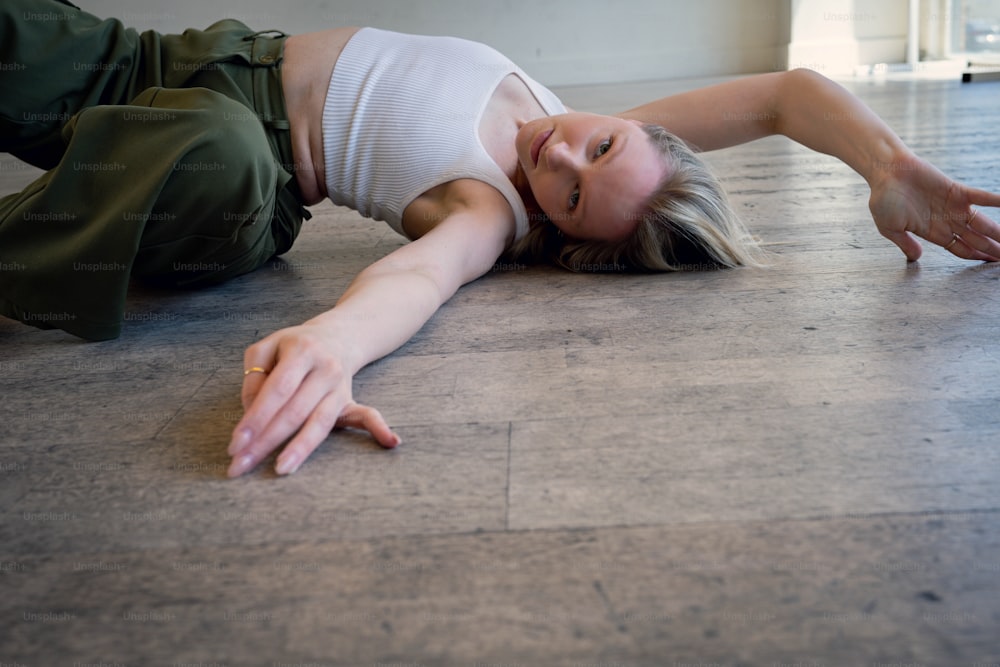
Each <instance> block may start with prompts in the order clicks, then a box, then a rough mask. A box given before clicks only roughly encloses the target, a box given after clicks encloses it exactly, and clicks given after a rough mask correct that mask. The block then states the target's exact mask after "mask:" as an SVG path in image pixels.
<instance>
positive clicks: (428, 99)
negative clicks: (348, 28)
mask: <svg viewBox="0 0 1000 667" xmlns="http://www.w3.org/2000/svg"><path fill="white" fill-rule="evenodd" d="M509 74H515V75H517V76H518V77H519V78H520V79H521V80H522V81H524V83H525V85H526V86H527V87H528V89H529V90H530V91H531V93H532V95H534V96H535V98H536V99H537V100H538V103H539V104H540V105H541V107H542V108H543V109H544V110H545V112H546V113H547V114H549V115H553V114H560V113H565V112H566V108H565V106H563V104H562V102H560V101H559V98H557V97H556V96H555V95H554V94H553V93H552V92H551V91H550V90H548V89H547V88H545V87H544V86H542V85H540V84H538V83H537V82H535V81H534V80H532V79H531V78H530V77H528V76H527V75H526V74H525V73H524V72H523V71H522V70H521V69H520V68H519V67H518V66H517V65H515V64H514V63H513V62H511V61H510V60H509V59H507V58H506V57H504V56H503V55H502V54H500V53H498V52H497V51H495V50H494V49H492V48H490V47H488V46H486V45H484V44H479V43H476V42H470V41H468V40H464V39H458V38H454V37H423V36H415V35H405V34H401V33H396V32H389V31H385V30H378V29H375V28H363V29H361V30H359V31H358V32H357V33H355V35H354V36H353V37H352V38H351V39H350V41H348V43H347V45H346V46H345V47H344V50H343V51H342V52H341V54H340V57H339V59H338V60H337V64H336V66H335V67H334V70H333V76H332V77H331V78H330V87H329V90H328V91H327V97H326V105H325V107H324V109H323V147H324V152H325V163H326V187H327V190H328V191H329V196H330V199H331V200H332V201H333V203H335V204H338V205H342V206H349V207H351V208H353V209H355V210H356V211H358V212H359V213H361V214H362V215H364V216H366V217H370V218H374V219H376V220H384V221H385V222H388V223H389V225H390V226H391V227H392V228H393V229H394V230H396V231H397V232H399V233H400V234H403V235H404V236H405V233H404V232H403V211H404V210H405V209H406V207H407V206H408V205H409V204H410V203H411V202H412V201H413V200H414V199H416V198H417V197H418V196H420V195H421V194H423V193H424V192H427V191H428V190H430V189H432V188H434V187H435V186H437V185H440V184H442V183H446V182H448V181H453V180H457V179H461V178H471V179H475V180H480V181H483V182H485V183H488V184H490V185H492V186H493V187H495V188H496V189H497V190H499V191H500V192H501V193H502V194H503V195H504V197H506V199H507V201H508V202H510V205H511V208H512V209H513V210H514V215H515V218H516V221H517V231H516V233H515V239H519V238H521V237H522V236H523V235H524V234H525V233H526V232H527V231H528V215H527V211H526V210H525V207H524V203H523V201H522V200H521V197H520V195H519V194H518V192H517V189H516V188H515V187H514V185H513V183H511V181H510V179H509V178H508V177H507V175H506V174H505V173H504V172H503V170H502V169H501V168H500V167H499V166H498V165H497V164H496V162H494V161H493V159H492V158H491V157H490V155H489V153H487V151H486V149H485V148H484V147H483V145H482V142H481V141H480V138H479V125H480V121H481V119H482V115H483V111H484V110H485V108H486V105H487V103H488V102H489V100H490V98H491V97H492V95H493V93H494V91H495V90H496V88H497V86H498V85H500V82H501V81H502V80H503V79H504V77H506V76H507V75H509Z"/></svg>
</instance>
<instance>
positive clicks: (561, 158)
mask: <svg viewBox="0 0 1000 667" xmlns="http://www.w3.org/2000/svg"><path fill="white" fill-rule="evenodd" d="M576 162H577V156H576V155H574V154H573V151H572V149H570V147H569V144H567V143H566V142H565V141H560V142H559V143H557V144H555V145H553V146H549V147H548V149H547V150H546V151H545V163H546V164H547V165H548V167H549V169H552V170H553V171H558V170H559V169H561V168H569V169H575V168H576V167H577V166H578V165H577V164H576Z"/></svg>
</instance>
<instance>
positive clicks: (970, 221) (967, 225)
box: [965, 206, 979, 229]
mask: <svg viewBox="0 0 1000 667" xmlns="http://www.w3.org/2000/svg"><path fill="white" fill-rule="evenodd" d="M970 208H971V209H972V213H970V214H969V221H968V222H967V223H965V226H966V227H967V228H969V229H972V227H971V225H972V221H973V220H975V219H976V216H977V215H979V209H977V208H976V207H975V206H971V207H970Z"/></svg>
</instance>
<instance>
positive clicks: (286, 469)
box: [274, 454, 299, 475]
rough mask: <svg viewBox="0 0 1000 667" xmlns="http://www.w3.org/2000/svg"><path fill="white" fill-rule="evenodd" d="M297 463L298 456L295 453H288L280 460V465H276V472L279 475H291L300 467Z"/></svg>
mask: <svg viewBox="0 0 1000 667" xmlns="http://www.w3.org/2000/svg"><path fill="white" fill-rule="evenodd" d="M297 464H298V457H296V456H295V455H294V454H286V455H285V456H284V457H282V459H281V460H280V461H278V465H276V466H274V472H276V473H278V474H279V475H290V474H292V473H293V472H295V471H296V470H298V469H299V467H298V465H297Z"/></svg>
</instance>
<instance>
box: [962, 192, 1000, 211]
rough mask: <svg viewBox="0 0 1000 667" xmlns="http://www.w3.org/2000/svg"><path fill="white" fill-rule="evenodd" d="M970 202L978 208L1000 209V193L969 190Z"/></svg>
mask: <svg viewBox="0 0 1000 667" xmlns="http://www.w3.org/2000/svg"><path fill="white" fill-rule="evenodd" d="M966 192H967V194H968V197H969V202H970V203H972V204H975V205H976V206H992V207H994V208H997V207H1000V193H996V192H990V191H989V190H980V189H978V188H968V189H967V190H966Z"/></svg>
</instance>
